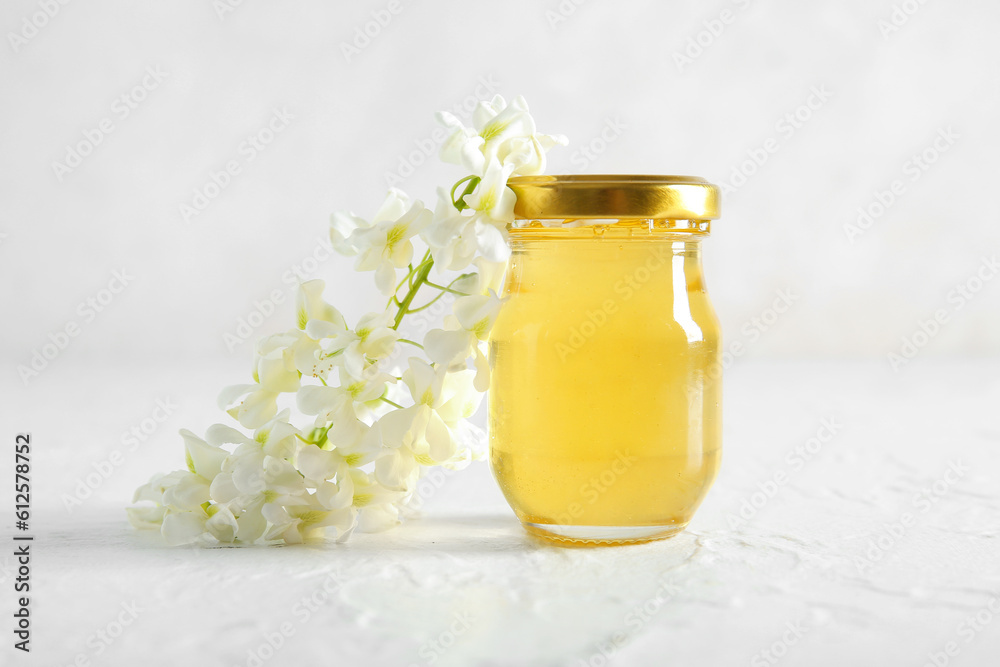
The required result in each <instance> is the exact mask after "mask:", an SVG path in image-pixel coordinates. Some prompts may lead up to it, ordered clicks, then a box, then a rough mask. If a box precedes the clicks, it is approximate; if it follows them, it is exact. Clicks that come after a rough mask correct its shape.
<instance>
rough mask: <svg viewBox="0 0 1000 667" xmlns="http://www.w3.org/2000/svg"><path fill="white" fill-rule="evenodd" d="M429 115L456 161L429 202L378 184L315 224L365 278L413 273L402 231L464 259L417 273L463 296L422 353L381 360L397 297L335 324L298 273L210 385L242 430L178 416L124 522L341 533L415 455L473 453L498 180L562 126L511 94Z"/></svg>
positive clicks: (404, 483)
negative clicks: (451, 183)
mask: <svg viewBox="0 0 1000 667" xmlns="http://www.w3.org/2000/svg"><path fill="white" fill-rule="evenodd" d="M439 119H440V120H441V122H443V123H444V124H445V126H446V127H447V128H448V129H449V130H450V132H449V136H448V138H447V140H446V141H445V143H444V145H443V146H442V149H441V155H442V157H444V158H445V159H448V160H450V161H453V162H457V163H459V164H463V165H465V166H466V168H467V169H468V170H469V172H471V175H470V176H469V177H467V178H465V179H463V180H461V181H459V183H458V185H457V186H456V190H455V191H454V193H453V194H452V195H450V194H449V192H448V191H445V190H439V191H438V192H439V199H438V204H437V206H436V208H435V211H434V212H433V214H432V213H431V212H430V211H428V210H426V209H425V208H424V205H423V204H422V203H421V202H419V201H411V199H410V198H409V197H408V196H407V195H406V194H405V193H403V192H401V191H399V190H395V189H393V190H390V191H389V193H388V195H387V197H386V199H385V201H384V202H383V203H382V205H381V207H380V208H379V210H378V211H377V212H376V213H375V215H374V216H373V217H372V218H371V219H370V220H366V219H363V218H361V217H358V216H356V215H354V214H353V213H335V214H334V215H332V216H331V219H330V230H329V232H330V239H331V242H332V244H333V247H334V249H335V250H336V251H337V252H339V253H341V254H344V255H349V256H356V257H357V260H356V263H355V268H356V270H358V271H374V273H375V283H376V285H377V287H378V288H379V290H380V291H382V293H384V294H386V295H392V296H393V297H397V295H396V291H397V290H396V287H397V282H396V281H397V271H398V270H399V269H404V270H409V285H410V288H411V289H416V288H419V287H420V286H421V285H422V283H423V278H421V279H420V280H417V281H414V276H415V275H418V274H419V275H420V276H425V275H426V272H425V270H426V268H427V266H426V265H425V264H421V265H420V266H419V267H416V266H414V264H415V262H414V261H413V257H414V254H415V248H414V240H413V239H414V237H417V236H419V237H420V238H421V239H422V240H423V241H424V242H425V243H426V245H427V246H428V248H429V250H430V253H431V257H432V259H433V262H434V268H435V269H436V270H437V271H439V272H440V271H449V270H450V271H457V270H463V269H465V268H466V267H469V266H474V267H475V271H474V272H470V273H466V274H463V275H460V276H458V277H457V278H455V279H453V280H451V281H450V282H449V281H447V280H442V281H441V283H440V285H437V284H435V283H430V286H431V287H436V288H440V286H441V285H447V287H446V288H444V289H445V290H446V291H448V292H451V293H456V294H459V295H465V296H460V298H458V299H457V300H455V302H454V306H453V309H452V310H453V312H452V314H451V315H449V316H448V317H447V318H445V322H444V328H442V329H434V330H432V331H430V332H428V333H427V335H426V336H425V338H424V341H423V345H422V346H419V347H421V349H422V350H423V355H425V356H426V359H424V358H417V357H414V358H411V359H409V361H408V368H407V370H406V371H405V372H404V373H402V378H398V377H396V376H397V375H398V374H399V371H396V370H394V369H393V370H392V374H389V373H387V372H385V371H384V368H386V367H387V366H388V362H389V361H391V360H393V359H394V358H395V353H396V352H397V351H398V350H397V343H399V341H400V337H399V334H398V333H397V331H396V328H397V327H398V326H399V325H400V324H401V323H402V322H403V321H404V320H405V315H407V314H408V313H409V312H414V311H413V310H405V309H404V306H403V305H402V303H401V302H400V300H398V298H394V299H391V300H390V303H389V307H388V309H387V310H384V311H382V312H374V313H369V314H367V315H365V316H364V317H362V318H361V319H360V320H359V321H358V323H357V325H356V326H355V327H353V328H351V327H349V326H348V325H347V322H346V321H345V319H344V317H343V315H342V314H341V313H340V311H338V310H337V309H336V308H334V307H333V306H332V305H331V304H329V303H327V302H326V301H324V299H323V291H324V287H325V285H324V283H323V281H321V280H308V281H304V282H302V283H301V284H300V286H299V290H298V293H297V296H296V301H295V320H296V321H295V324H296V327H295V328H293V329H291V330H289V331H287V332H285V333H282V334H276V335H271V336H266V337H264V338H262V339H261V340H260V341H259V342H258V343H257V345H256V347H255V349H254V363H253V374H252V376H253V382H252V383H250V384H244V385H237V386H234V387H229V388H227V389H225V390H223V392H222V393H221V395H220V397H219V402H220V407H221V408H222V409H224V410H226V411H227V412H228V413H229V414H230V416H232V417H233V418H235V419H236V420H237V421H238V422H239V423H240V425H241V426H242V427H243V428H244V429H247V430H252V434H247V433H248V432H249V431H247V432H244V431H241V430H239V429H236V428H232V427H230V426H226V425H223V424H216V425H214V426H212V427H210V428H209V429H208V430H207V431H206V433H205V437H204V439H203V438H199V437H198V436H196V435H194V434H193V433H191V432H190V431H182V432H181V435H182V436H183V438H184V442H185V458H186V460H187V469H186V470H180V471H176V472H174V473H170V474H168V475H160V476H156V477H154V478H152V479H151V480H150V481H149V482H148V483H147V484H145V485H143V486H141V487H140V488H139V489H137V490H136V494H135V497H134V501H133V502H134V503H135V505H134V506H133V507H129V508H128V515H129V520H130V521H131V522H132V523H133V524H134V525H135V526H137V527H144V528H156V529H159V530H160V531H161V533H162V535H163V537H164V539H165V540H166V542H167V543H168V544H171V545H177V544H190V543H199V542H225V543H230V542H243V543H253V542H268V541H273V540H281V541H284V542H286V543H296V542H302V541H305V540H308V539H312V538H316V537H320V536H322V535H324V534H327V533H330V534H332V535H333V536H334V537H336V538H337V539H338V540H344V539H346V538H347V537H348V536H350V535H351V533H352V532H353V531H355V530H359V531H363V532H371V531H376V530H383V529H386V528H389V527H392V526H393V525H395V524H396V523H398V521H399V509H400V507H402V506H403V505H404V504H405V503H406V502H407V500H408V499H409V498H412V497H413V494H414V491H415V489H416V483H417V481H418V480H419V478H420V476H421V474H422V471H425V470H426V469H427V467H429V466H434V465H441V466H446V467H449V468H453V469H457V468H459V467H462V466H464V465H465V464H466V463H468V461H469V460H471V459H472V458H481V457H482V456H483V452H484V445H483V443H484V442H485V434H484V433H483V432H482V430H481V429H478V428H477V427H475V426H473V425H472V424H471V423H469V421H468V420H469V417H471V416H472V415H473V414H474V413H475V412H476V410H477V409H478V408H479V406H480V402H481V400H482V398H483V393H482V392H483V391H484V390H485V389H486V386H487V384H488V381H489V365H488V363H487V359H486V353H485V352H486V345H487V341H488V336H489V331H490V329H491V328H492V326H493V323H494V321H495V320H496V318H497V313H498V310H499V308H500V303H501V301H500V299H499V298H498V297H497V293H498V292H499V291H500V290H501V282H502V279H503V274H504V271H505V267H506V260H507V258H508V257H509V254H510V249H509V245H508V237H507V229H508V227H509V226H510V225H511V224H512V223H513V220H514V214H513V208H514V203H515V196H514V193H513V191H512V190H511V189H510V188H509V187H507V183H508V180H509V178H510V177H511V176H513V175H517V174H535V173H540V172H541V171H542V170H543V169H544V167H545V159H546V153H547V151H548V150H549V149H551V148H552V147H553V146H555V145H557V144H565V143H566V140H565V138H564V137H561V136H555V135H545V134H540V133H538V132H537V131H536V127H535V121H534V119H533V118H532V117H531V114H530V113H529V112H528V106H527V104H526V103H525V102H524V99H523V98H520V97H518V98H515V99H514V100H512V101H511V103H510V104H507V103H506V101H505V100H504V99H503V98H502V97H500V96H497V97H495V98H494V99H493V100H492V101H491V102H490V103H481V104H480V105H479V106H478V107H477V108H476V110H475V112H474V114H473V117H472V127H465V126H464V125H463V124H462V123H461V122H460V121H459V120H458V119H457V118H455V117H454V116H452V115H451V114H447V113H442V114H440V115H439ZM463 183H465V184H466V185H465V188H464V189H463V190H458V189H457V188H460V187H462V185H463ZM469 183H471V185H468V184H469ZM459 192H461V194H458V193H459ZM452 196H455V197H459V198H460V201H459V202H457V203H456V202H454V201H453V199H452ZM458 209H462V210H458ZM427 282H430V281H427ZM401 287H402V286H401ZM410 302H411V300H410V299H408V300H406V301H405V303H407V304H409V303H410ZM407 308H408V307H407ZM407 342H410V341H407ZM400 380H401V381H400ZM283 394H294V395H295V400H296V406H297V407H298V411H299V412H300V413H303V414H305V415H306V416H307V418H311V419H312V423H308V420H306V425H305V426H303V427H302V428H299V427H297V426H296V425H294V424H293V423H292V421H291V412H290V411H289V410H288V409H285V410H282V411H280V412H279V401H280V400H282V398H281V397H282V395H283ZM401 406H408V407H401Z"/></svg>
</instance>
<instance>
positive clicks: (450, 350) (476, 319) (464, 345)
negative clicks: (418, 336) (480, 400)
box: [424, 291, 501, 391]
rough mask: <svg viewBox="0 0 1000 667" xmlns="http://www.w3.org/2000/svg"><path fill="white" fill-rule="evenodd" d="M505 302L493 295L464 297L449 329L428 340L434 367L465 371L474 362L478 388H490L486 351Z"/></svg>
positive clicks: (432, 334)
mask: <svg viewBox="0 0 1000 667" xmlns="http://www.w3.org/2000/svg"><path fill="white" fill-rule="evenodd" d="M500 305H501V301H500V299H499V298H497V295H496V294H495V293H493V292H492V291H491V292H489V293H488V294H485V295H484V294H473V295H471V296H463V297H461V298H459V299H457V300H456V301H455V305H454V313H455V317H454V319H449V320H448V321H446V322H445V324H446V325H451V326H450V327H449V329H432V330H430V331H428V332H427V335H426V336H425V337H424V350H425V351H426V352H427V356H428V358H429V359H430V360H431V361H433V362H434V363H438V364H442V365H444V366H445V367H447V368H456V367H457V368H460V369H461V368H465V367H466V360H468V359H469V358H470V357H471V358H472V359H473V365H474V367H475V369H476V376H475V378H476V379H475V388H476V390H478V391H486V390H487V389H488V388H489V382H490V368H489V361H488V359H487V357H486V353H485V351H484V349H483V347H484V344H485V342H486V341H487V339H488V338H489V333H490V330H491V329H492V328H493V324H494V322H496V319H497V315H499V313H500Z"/></svg>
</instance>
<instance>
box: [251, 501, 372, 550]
mask: <svg viewBox="0 0 1000 667" xmlns="http://www.w3.org/2000/svg"><path fill="white" fill-rule="evenodd" d="M306 500H307V502H305V503H303V504H298V505H278V504H273V503H272V504H269V505H266V506H265V507H264V508H263V510H262V511H261V514H262V515H263V516H264V518H265V519H267V521H268V522H270V524H271V528H270V529H269V530H268V531H267V533H266V534H265V535H264V539H265V540H274V539H281V540H284V541H285V543H287V544H301V543H302V542H306V541H308V540H315V539H318V538H322V537H323V536H324V535H325V534H326V532H327V528H333V529H335V531H336V534H337V535H338V536H339V537H341V538H343V537H345V536H346V535H349V534H350V532H351V531H352V530H353V529H354V526H355V521H356V513H355V511H354V510H353V508H351V507H346V508H343V509H334V510H331V509H327V508H325V507H323V506H322V505H320V504H319V502H317V500H316V497H315V496H309V497H308V498H307V499H306Z"/></svg>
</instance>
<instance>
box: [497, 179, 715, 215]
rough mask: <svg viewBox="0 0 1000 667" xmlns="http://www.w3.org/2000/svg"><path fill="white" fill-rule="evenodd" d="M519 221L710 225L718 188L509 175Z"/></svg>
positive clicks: (683, 182)
mask: <svg viewBox="0 0 1000 667" xmlns="http://www.w3.org/2000/svg"><path fill="white" fill-rule="evenodd" d="M507 185H508V187H510V189H511V190H513V191H514V194H515V196H516V197H517V201H516V202H515V204H514V217H515V219H519V220H553V219H569V218H573V219H581V218H590V219H593V218H651V219H670V220H715V219H717V218H718V217H719V215H720V209H721V204H722V202H721V197H720V194H719V188H718V186H716V185H713V184H711V183H709V182H708V181H706V180H705V179H704V178H700V177H698V176H656V175H646V174H572V175H570V174H566V175H540V176H514V177H512V178H510V179H509V180H508V182H507Z"/></svg>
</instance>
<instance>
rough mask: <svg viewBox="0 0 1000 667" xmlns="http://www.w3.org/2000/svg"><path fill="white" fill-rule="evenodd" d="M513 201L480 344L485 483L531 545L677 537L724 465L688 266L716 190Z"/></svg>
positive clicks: (653, 185) (656, 189)
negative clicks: (500, 281) (497, 294)
mask: <svg viewBox="0 0 1000 667" xmlns="http://www.w3.org/2000/svg"><path fill="white" fill-rule="evenodd" d="M644 179H645V180H644ZM511 187H512V189H514V191H515V193H516V194H517V195H518V206H517V208H516V209H515V211H516V212H517V214H518V216H519V217H521V218H522V219H523V221H522V222H520V223H519V224H518V226H516V227H515V228H514V229H512V230H511V232H510V236H511V245H512V249H513V253H512V257H511V262H510V266H509V269H508V274H507V281H506V284H505V286H504V297H505V298H506V301H505V303H504V306H503V308H502V309H501V312H500V315H499V318H498V319H497V322H496V324H495V326H494V328H493V331H492V333H491V337H490V352H491V364H492V366H493V373H492V383H491V387H490V460H491V466H492V469H493V473H494V475H495V476H496V478H497V481H498V482H499V484H500V487H501V489H502V490H503V493H504V495H505V496H506V498H507V501H508V502H509V504H510V505H511V507H512V508H513V509H514V511H515V513H516V514H517V516H518V518H519V519H520V520H521V521H522V523H523V524H524V525H525V527H526V528H527V529H528V530H529V531H530V532H532V533H534V534H536V535H538V536H540V537H543V538H547V539H550V540H556V541H559V542H562V543H567V542H568V543H579V544H616V543H626V542H638V541H646V540H650V539H657V538H662V537H668V536H670V535H673V534H676V533H677V532H679V531H680V530H683V528H684V526H686V525H687V523H688V522H689V521H690V519H691V517H692V515H693V514H694V511H695V510H696V509H697V507H698V505H699V503H700V502H701V500H702V498H703V497H704V495H705V493H706V492H707V490H708V488H709V486H710V485H711V483H712V481H713V480H714V478H715V475H716V472H717V470H718V467H719V461H720V453H721V449H720V448H721V415H720V407H721V405H720V404H721V378H720V376H721V363H720V358H719V351H720V340H719V337H720V334H719V324H718V320H717V318H716V316H715V313H714V311H713V309H712V305H711V303H710V301H709V298H708V294H707V292H706V291H705V284H704V280H703V277H702V266H701V254H700V253H701V240H702V239H703V238H704V237H705V236H707V234H708V230H709V222H708V220H709V219H711V218H714V217H717V215H718V193H717V190H716V189H715V187H714V186H711V185H709V184H707V183H705V182H704V181H702V180H700V179H691V178H684V177H634V176H633V177H620V176H619V177H615V176H591V177H564V176H554V177H553V176H550V177H525V178H518V179H512V182H511ZM562 216H565V217H562ZM585 216H586V217H585Z"/></svg>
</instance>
